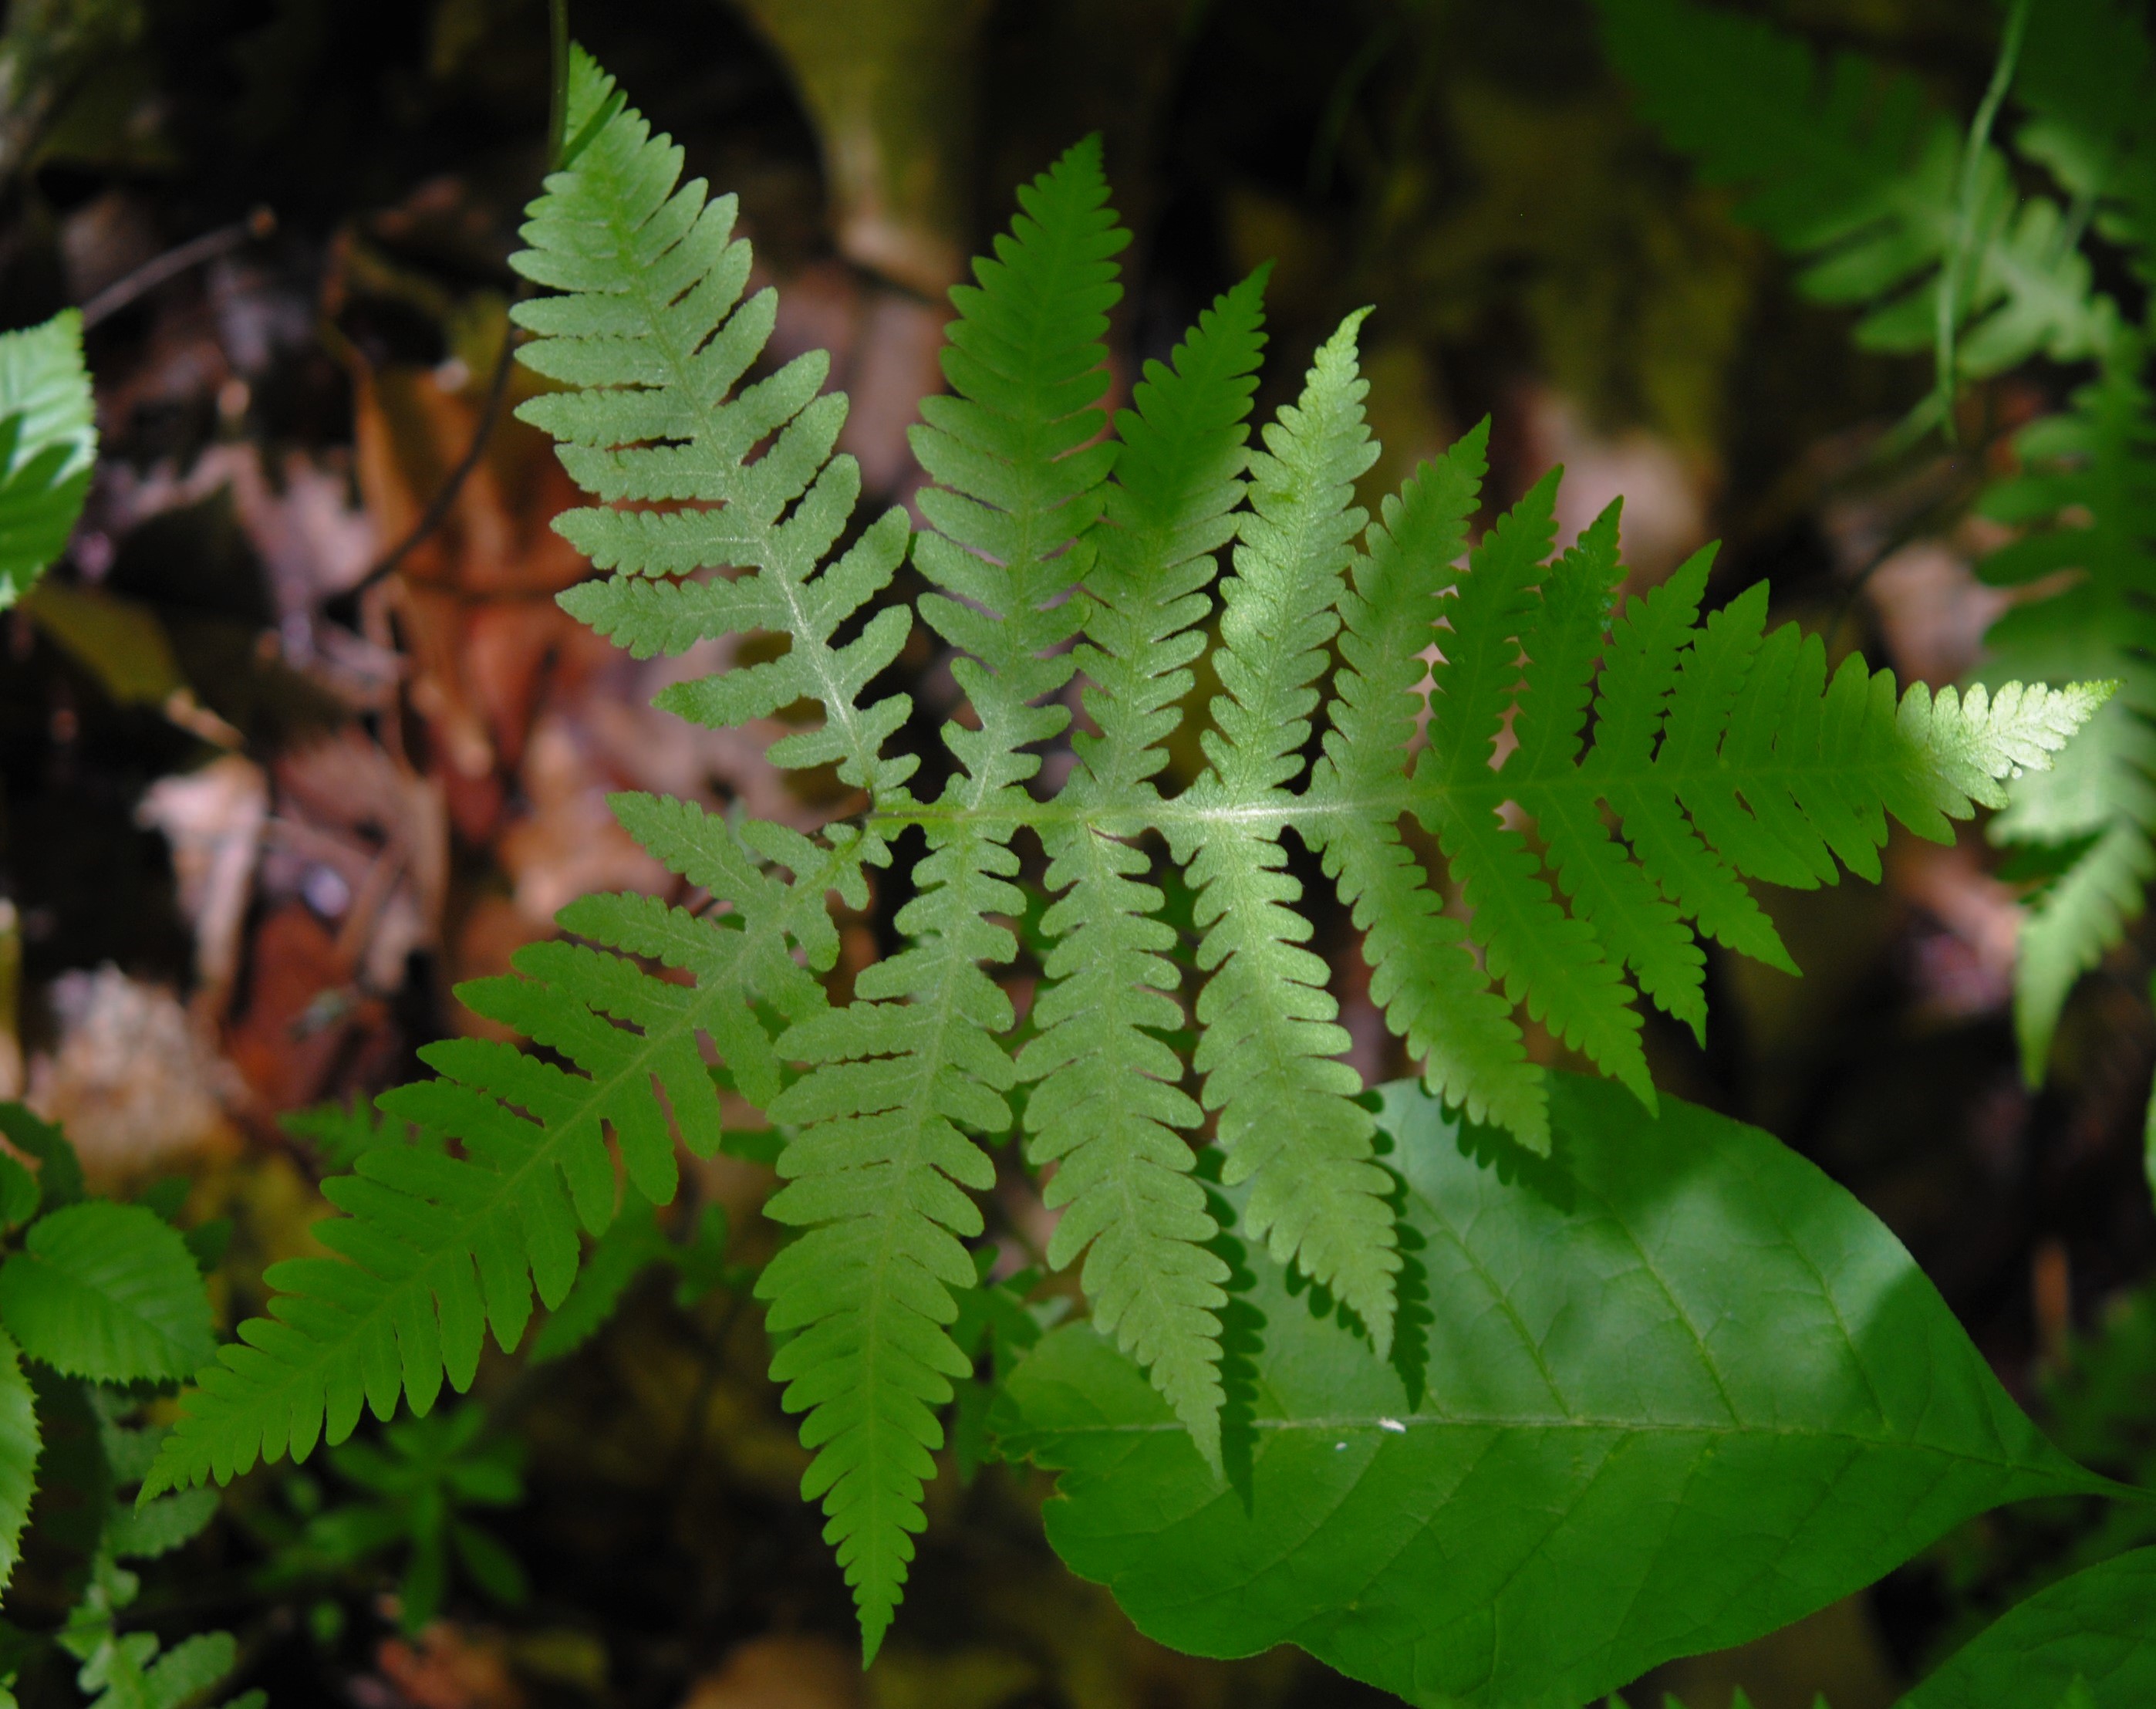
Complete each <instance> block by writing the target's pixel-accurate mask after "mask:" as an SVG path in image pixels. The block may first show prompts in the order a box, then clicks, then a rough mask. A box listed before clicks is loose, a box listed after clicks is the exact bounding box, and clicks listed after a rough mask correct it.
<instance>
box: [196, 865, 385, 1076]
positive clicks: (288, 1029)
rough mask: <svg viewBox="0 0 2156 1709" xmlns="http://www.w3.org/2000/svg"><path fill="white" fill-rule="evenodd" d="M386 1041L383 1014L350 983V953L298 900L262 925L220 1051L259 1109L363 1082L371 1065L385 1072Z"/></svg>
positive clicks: (374, 1001) (377, 1003)
mask: <svg viewBox="0 0 2156 1709" xmlns="http://www.w3.org/2000/svg"><path fill="white" fill-rule="evenodd" d="M390 1045H391V1036H390V1032H389V1017H388V1011H387V1010H386V1009H385V1007H384V1006H383V1005H382V1001H380V999H378V998H377V997H374V996H369V995H367V993H365V992H363V991H361V990H360V989H359V987H358V986H357V985H356V984H355V983H354V982H353V980H352V960H351V958H350V957H349V956H348V955H346V953H345V952H344V951H343V950H341V948H340V947H339V945H338V941H337V939H336V936H335V935H333V934H331V931H330V929H328V928H327V927H326V926H325V925H324V924H322V923H321V921H320V920H318V919H316V918H315V916H314V914H312V913H311V911H309V909H307V908H306V907H305V905H304V904H302V903H296V902H295V903H286V904H285V906H284V907H282V908H280V909H277V910H276V911H275V913H273V914H270V915H269V918H268V919H265V920H264V921H263V922H262V924H261V926H260V928H259V929H258V930H257V931H256V932H255V934H254V945H253V946H252V953H251V955H249V963H248V973H247V998H246V1006H245V1007H244V1009H243V1010H242V1011H241V1012H240V1013H239V1015H238V1017H235V1018H234V1021H233V1022H232V1025H231V1026H230V1027H228V1029H227V1031H226V1034H225V1048H226V1049H227V1050H228V1052H230V1053H231V1056H232V1060H233V1061H234V1063H236V1064H237V1065H238V1067H239V1071H240V1073H243V1074H244V1075H245V1076H246V1078H247V1083H248V1084H249V1086H250V1087H252V1088H253V1089H254V1095H255V1097H256V1098H257V1099H259V1101H260V1103H261V1104H262V1105H263V1107H264V1108H265V1109H271V1110H282V1109H299V1108H300V1107H301V1106H302V1105H305V1104H313V1103H316V1102H317V1101H318V1100H319V1099H321V1098H322V1097H323V1096H324V1095H325V1094H326V1093H327V1092H328V1091H329V1090H330V1089H331V1087H332V1086H333V1085H334V1084H336V1083H337V1082H338V1081H340V1080H344V1079H352V1078H361V1079H363V1078H366V1074H365V1069H366V1068H367V1066H368V1065H369V1064H370V1063H373V1064H376V1065H378V1066H379V1067H380V1068H382V1069H384V1070H386V1069H387V1068H388V1061H387V1059H386V1058H387V1057H388V1053H389V1048H390Z"/></svg>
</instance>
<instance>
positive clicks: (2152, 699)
mask: <svg viewBox="0 0 2156 1709" xmlns="http://www.w3.org/2000/svg"><path fill="white" fill-rule="evenodd" d="M1599 3H1600V5H1601V8H1602V13H1603V18H1604V26H1605V32H1606V34H1607V36H1608V39H1609V45H1610V49H1611V54H1612V57H1613V58H1614V60H1615V62H1616V64H1617V65H1618V67H1619V69H1620V70H1621V71H1622V72H1623V73H1624V74H1625V76H1626V77H1627V78H1628V79H1629V80H1630V81H1632V82H1633V84H1634V85H1635V86H1636V87H1637V89H1638V90H1639V91H1640V99H1641V104H1642V106H1643V108H1644V110H1645V113H1646V115H1647V116H1648V117H1649V118H1650V119H1651V120H1652V121H1654V122H1655V124H1656V125H1657V126H1659V127H1660V128H1661V131H1663V133H1664V134H1665V135H1666V136H1667V137H1668V138H1669V140H1670V141H1671V143H1672V144H1674V145H1675V146H1676V147H1678V148H1680V149H1681V150H1683V151H1684V152H1686V153H1688V154H1690V155H1691V156H1693V157H1695V158H1696V159H1697V162H1698V163H1699V167H1700V170H1701V172H1702V176H1704V177H1705V178H1707V179H1709V180H1710V181H1711V182H1714V183H1723V184H1727V185H1730V186H1732V187H1733V188H1737V189H1738V190H1739V191H1740V192H1741V193H1742V199H1741V200H1740V201H1739V203H1738V213H1739V214H1740V215H1741V216H1742V217H1743V218H1745V219H1749V220H1750V221H1752V222H1753V223H1754V224H1757V225H1758V226H1759V228H1760V229H1762V230H1763V231H1765V232H1766V233H1767V234H1768V235H1769V236H1770V237H1772V238H1774V239H1775V240H1776V241H1777V242H1779V243H1780V244H1782V245H1784V246H1785V247H1787V248H1789V250H1793V251H1794V252H1795V253H1796V254H1797V255H1800V256H1802V257H1804V259H1805V260H1806V263H1807V265H1806V267H1805V270H1804V271H1803V272H1802V273H1800V274H1799V275H1798V285H1799V288H1800V289H1802V290H1804V291H1806V292H1808V293H1809V295H1811V296H1815V297H1817V298H1818V299H1819V300H1820V301H1825V302H1831V303H1851V304H1859V305H1862V306H1865V307H1866V315H1865V317H1864V318H1862V319H1861V320H1860V321H1859V322H1858V323H1857V326H1856V340H1857V342H1859V343H1860V344H1862V345H1865V346H1866V347H1871V348H1876V349H1881V350H1888V351H1916V350H1922V349H1926V348H1933V347H1940V348H1941V349H1942V351H1943V353H1944V354H1946V355H1947V356H1948V358H1949V360H1948V361H1947V362H1945V363H1943V365H1942V373H1941V374H1940V377H1939V378H1940V387H1939V389H1938V391H1936V392H1935V393H1934V394H1933V398H1932V400H1931V403H1930V404H1928V405H1927V406H1926V408H1925V409H1923V410H1920V412H1919V418H1918V419H1919V420H1938V419H1939V412H1938V409H1936V407H1934V406H1936V404H1937V403H1938V399H1941V398H1943V397H1944V396H1946V395H1947V394H1949V393H1950V392H1951V390H1952V389H1953V385H1954V384H1955V383H1960V382H1966V381H1971V380H1979V379H1983V378H1988V377H1989V376H1992V375H1995V374H1999V373H2003V372H2005V370H2007V369H2009V368H2015V367H2018V366H2020V364H2022V363H2026V362H2028V361H2030V359H2032V358H2048V359H2050V360H2051V361H2054V362H2066V363H2094V365H2095V368H2096V374H2095V378H2093V379H2092V380H2090V381H2088V382H2087V383H2085V384H2082V385H2081V386H2079V387H2078V388H2077V389H2076V390H2075V392H2074V394H2073V396H2072V398H2071V401H2070V406H2069V408H2068V409H2066V411H2065V412H2064V413H2062V414H2059V415H2057V416H2054V417H2050V418H2046V419H2044V420H2039V421H2037V422H2035V423H2034V424H2032V425H2030V426H2029V427H2027V428H2025V429H2024V430H2022V431H2021V433H2020V435H2019V436H2018V438H2017V440H2016V442H2015V448H2016V450H2017V452H2018V456H2019V458H2020V464H2021V467H2020V469H2019V470H2018V471H2015V472H2013V473H2011V474H2009V475H2007V476H2004V477H2002V478H2000V479H1998V480H1996V481H1993V482H1992V483H1991V484H1990V486H1989V489H1988V491H1987V492H1985V493H1984V497H1983V498H1982V500H1981V501H1980V503H1979V508H1980V509H1981V510H1982V512H1984V514H1986V515H1988V516H1989V517H1993V518H1994V519H1996V520H1998V521H2000V522H2010V523H2013V524H2015V525H2017V526H2019V527H2020V528H2023V529H2025V531H2026V533H2025V535H2024V538H2021V539H2020V540H2018V541H2016V542H2015V543H2013V544H2011V545H2010V546H2007V547H2006V548H2004V549H2002V550H2000V551H1998V552H1996V553H1993V554H1992V555H1991V556H1990V557H1989V558H1988V559H1986V560H1985V561H1984V563H1983V564H1981V565H1979V572H1980V574H1982V576H1983V577H1984V579H1985V580H1987V581H1990V582H1994V583H1996V584H2003V585H2007V586H2013V587H2019V588H2025V589H2030V590H2031V592H2032V594H2033V595H2035V597H2031V598H2029V599H2027V600H2024V601H2022V602H2019V603H2017V604H2016V605H2015V606H2014V607H2013V608H2012V609H2010V610H2008V611H2007V612H2006V613H2005V615H2003V616H2002V617H2000V618H1999V620H1998V621H1997V622H1996V623H1995V624H1994V625H1993V626H1992V629H1991V631H1990V632H1989V635H1988V636H1986V637H1985V651H1986V657H1985V659H1984V663H1983V664H1982V666H1981V667H1980V668H1979V672H1978V673H1977V678H1976V680H1978V681H1980V682H1989V683H1993V684H1998V683H2003V682H2012V681H2024V682H2027V681H2041V682H2051V683H2066V682H2075V681H2087V680H2089V679H2092V678H2103V679H2107V680H2110V681H2113V682H2117V683H2119V685H2120V689H2119V692H2118V694H2117V697H2115V698H2114V699H2113V700H2112V702H2111V703H2110V704H2109V705H2107V706H2106V707H2105V708H2103V709H2102V711H2101V712H2100V713H2097V716H2096V718H2095V722H2094V723H2093V724H2092V727H2091V728H2090V730H2089V731H2088V734H2087V736H2086V737H2085V738H2084V739H2082V740H2081V741H2079V742H2076V744H2074V745H2073V746H2072V748H2071V749H2069V750H2068V752H2067V756H2066V764H2065V765H2064V766H2063V767H2062V768H2061V769H2060V770H2057V771H2056V772H2051V773H2046V774H2044V775H2032V776H2030V777H2028V778H2026V779H2024V780H2020V781H2019V782H2017V783H2016V785H2015V788H2014V790H2013V799H2012V804H2011V806H2010V809H2009V811H2006V812H2004V813H2002V814H2000V815H1999V816H1998V817H1997V818H1995V819H1994V820H1993V821H1991V824H1990V826H1989V834H1990V835H1991V836H1992V837H1993V838H1994V840H1995V841H1997V842H2002V843H2005V844H2009V845H2012V846H2015V847H2017V848H2018V849H2019V850H2020V854H2019V855H2018V856H2017V857H2016V859H2015V862H2014V865H2013V866H2012V867H2010V871H2014V872H2016V873H2019V874H2020V875H2021V876H2024V877H2026V878H2034V879H2037V880H2040V881H2041V882H2040V884H2039V886H2038V888H2035V891H2034V892H2033V893H2032V894H2031V896H2030V901H2029V903H2028V906H2027V908H2026V909H2025V914H2024V917H2023V920H2022V927H2021V934H2020V959H2019V962H2018V964H2017V969H2016V973H2015V1027H2016V1032H2018V1034H2019V1037H2020V1049H2021V1061H2022V1069H2023V1073H2024V1076H2025V1078H2026V1079H2027V1081H2028V1082H2029V1084H2031V1085H2036V1084H2041V1082H2042V1080H2043V1078H2044V1075H2045V1073H2046V1067H2047V1065H2048V1062H2049V1058H2050V1056H2051V1042H2052V1038H2053V1036H2054V1034H2055V1033H2056V1030H2057V1027H2058V1023H2059V1017H2060V1014H2061V1011H2062V1009H2063V1008H2064V1006H2065V1004H2066V999H2067V996H2069V994H2070V993H2071V990H2072V988H2073V986H2074V985H2075V983H2076V981H2077V980H2078V979H2079V978H2080V977H2081V975H2082V974H2083V973H2085V972H2087V971H2088V970H2091V969H2092V968H2094V967H2095V966H2096V965H2097V964H2098V963H2099V962H2100V961H2101V960H2102V959H2103V957H2104V956H2105V955H2106V954H2107V953H2108V952H2109V951H2110V950H2113V949H2115V948H2116V947H2117V945H2118V944H2119V943H2120V941H2121V940H2122V939H2123V937H2124V935H2125V932H2126V928H2127V924H2128V921H2130V920H2132V919H2134V918H2136V917H2137V916H2138V915H2139V914H2141V913H2142V911H2143V907H2144V905H2145V898H2146V891H2147V887H2148V883H2149V880H2150V879H2151V878H2152V877H2156V732H2152V728H2151V723H2150V721H2151V719H2152V718H2156V676H2152V674H2151V667H2150V656H2151V644H2152V641H2156V628H2152V619H2151V609H2152V606H2151V602H2152V600H2156V395H2152V394H2151V392H2150V389H2149V385H2148V359H2149V335H2148V331H2147V330H2146V329H2145V328H2143V327H2136V326H2134V325H2133V324H2132V322H2131V321H2130V319H2129V318H2128V316H2127V315H2126V314H2125V313H2124V312H2123V311H2122V310H2121V308H2120V306H2119V304H2118V302H2117V301H2116V300H2115V298H2114V297H2113V296H2112V295H2111V294H2110V293H2109V292H2108V291H2105V290H2102V289H2099V288H2098V286H2097V274H2096V271H2095V269H2094V267H2093V265H2092V255H2091V253H2090V245H2089V244H2088V241H2087V239H2089V237H2090V236H2091V235H2092V234H2094V235H2096V236H2098V237H2100V238H2101V239H2102V240H2103V241H2104V243H2105V244H2107V245H2109V246H2111V248H2112V250H2113V252H2114V253H2115V254H2117V255H2118V256H2119V257H2120V258H2121V259H2123V260H2124V262H2125V263H2126V265H2127V266H2128V268H2130V269H2131V270H2132V271H2133V274H2134V275H2137V277H2138V281H2140V283H2141V284H2142V285H2143V286H2144V287H2145V286H2147V285H2148V283H2149V282H2150V281H2152V279H2156V42H2152V40H2151V39H2150V36H2149V34H2148V28H2147V26H2146V23H2145V21H2144V19H2143V17H2142V16H2140V15H2138V13H2137V11H2136V9H2135V8H2132V7H2129V6H2128V5H2125V4H2123V3H2121V0H2046V3H2044V4H2041V5H2038V6H2035V7H2034V8H2030V7H2028V6H2026V5H2024V6H2023V7H2021V8H2019V10H2018V11H2015V12H2010V13H2009V14H2008V29H2007V39H2006V43H2005V46H2004V47H2003V49H2002V54H2001V61H2000V65H1999V73H1998V75H1996V76H1995V77H1994V92H1995V94H1996V95H2000V96H2007V97H2010V99H2011V100H2012V102H2013V104H2014V105H2015V106H2016V107H2017V108H2018V109H2019V110H2020V111H2019V116H2018V120H2017V121H2016V123H2015V125H2014V126H2013V144H2014V152H2015V155H2018V156H2019V157H2020V159H2019V161H2017V160H2015V158H2013V157H2010V155H2009V154H2008V152H2006V151H2005V150H2004V149H2003V148H2001V147H1998V146H1994V144H1992V143H1991V142H1989V140H1988V137H1987V136H1986V134H1985V133H1986V130H1987V126H1985V125H1984V123H1983V122H1982V121H1983V119H1984V115H1983V114H1980V115H1979V122H1978V123H1977V124H1976V125H1975V126H1973V127H1971V128H1970V130H1969V134H1968V136H1966V137H1965V138H1964V136H1963V127H1962V126H1958V124H1956V123H1955V122H1954V121H1953V120H1952V119H1951V118H1950V117H1949V116H1948V115H1947V114H1946V113H1944V112H1943V111H1940V110H1938V108H1937V107H1935V106H1932V105H1930V104H1929V103H1928V101H1927V100H1926V99H1925V97H1924V96H1923V95H1922V91H1921V90H1920V89H1919V88H1918V86H1917V84H1916V83H1915V81H1914V80H1913V79H1912V78H1909V77H1907V76H1906V75H1898V74H1889V73H1887V72H1886V71H1885V70H1884V69H1881V68H1880V67H1878V66H1876V65H1873V64H1870V63H1868V62H1866V61H1865V60H1863V59H1861V58H1860V57H1858V56H1856V55H1854V54H1841V55H1838V56H1836V57H1835V59H1832V60H1831V61H1826V60H1823V59H1820V58H1819V57H1818V56H1816V55H1815V54H1814V53H1813V52H1812V51H1811V49H1809V48H1808V47H1807V46H1806V45H1805V44H1803V43H1801V42H1799V41H1797V40H1795V39H1792V38H1789V37H1787V36H1784V35H1782V34H1780V33H1777V32H1776V31H1774V30H1773V29H1772V28H1769V27H1768V26H1767V25H1764V24H1763V23H1758V22H1756V21H1754V20H1753V19H1750V18H1743V17H1739V16H1737V15H1735V14H1733V13H1729V12H1727V11H1725V10H1723V9H1722V8H1718V7H1714V6H1707V5H1703V4H1700V3H1697V0H1599ZM2024 19H2025V26H2026V28H2025V33H2022V32H2021V23H2022V21H2023V20H2024ZM1988 105H1989V104H1988ZM2023 162H2026V165H2024V164H2023ZM2030 167H2035V168H2039V169H2040V173H2041V174H2046V175H2048V178H2049V180H2050V183H2049V185H2048V186H2044V187H2041V188H2028V189H2024V188H2020V186H2021V185H2023V184H2024V183H2030V182H2032V181H2033V182H2034V183H2036V184H2038V185H2042V183H2043V180H2042V178H2041V177H2040V175H2039V173H2038V172H2031V171H2030V169H2029V168H2030ZM1942 329H1943V330H1945V331H1946V332H1948V337H1947V338H1946V339H1945V340H1944V341H1943V344H1942V342H1941V341H1940V340H1939V338H1938V336H1937V335H1938V333H1939V332H1941V330H1942ZM2061 573H2064V574H2061ZM2054 577H2058V578H2060V579H2057V580H2047V578H2054ZM2061 582H2064V583H2065V585H2061ZM2150 1118H2151V1119H2150V1126H2149V1136H2150V1145H2149V1170H2150V1178H2151V1181H2152V1184H2156V1099H2153V1100H2152V1102H2151V1105H2150Z"/></svg>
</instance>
